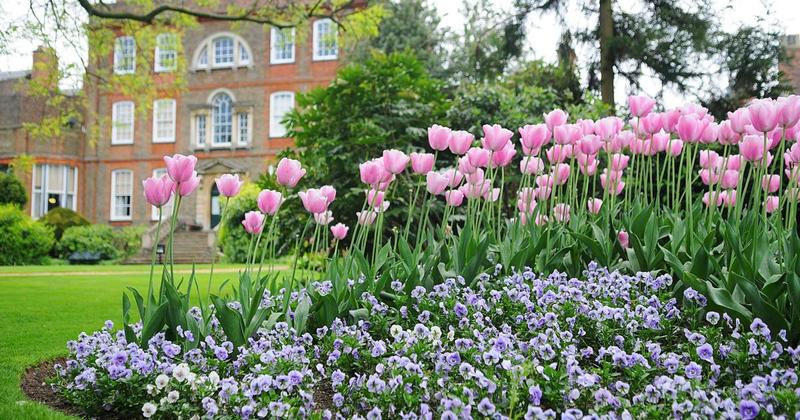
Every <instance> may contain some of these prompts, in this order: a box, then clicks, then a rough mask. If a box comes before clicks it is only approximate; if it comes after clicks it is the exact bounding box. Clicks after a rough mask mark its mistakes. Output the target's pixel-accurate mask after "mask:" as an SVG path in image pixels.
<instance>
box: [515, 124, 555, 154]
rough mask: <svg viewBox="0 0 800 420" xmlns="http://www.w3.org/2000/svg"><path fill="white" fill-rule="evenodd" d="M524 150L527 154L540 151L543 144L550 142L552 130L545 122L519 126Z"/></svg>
mask: <svg viewBox="0 0 800 420" xmlns="http://www.w3.org/2000/svg"><path fill="white" fill-rule="evenodd" d="M518 131H519V136H520V143H521V144H522V151H523V153H525V154H526V155H535V154H538V153H539V150H540V149H541V148H542V146H544V145H546V144H547V143H549V142H550V130H549V129H548V128H547V125H545V124H536V125H530V124H529V125H526V126H524V127H520V128H519V130H518Z"/></svg>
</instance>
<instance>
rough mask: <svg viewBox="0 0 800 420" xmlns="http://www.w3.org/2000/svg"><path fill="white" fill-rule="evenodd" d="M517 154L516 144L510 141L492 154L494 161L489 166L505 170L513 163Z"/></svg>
mask: <svg viewBox="0 0 800 420" xmlns="http://www.w3.org/2000/svg"><path fill="white" fill-rule="evenodd" d="M516 154H517V149H515V148H514V143H512V142H511V141H509V142H507V143H506V145H505V147H503V148H502V149H500V150H497V151H495V152H494V153H493V154H492V161H491V162H490V165H489V166H491V167H493V168H505V167H506V166H508V165H509V164H510V163H511V160H512V159H514V155H516Z"/></svg>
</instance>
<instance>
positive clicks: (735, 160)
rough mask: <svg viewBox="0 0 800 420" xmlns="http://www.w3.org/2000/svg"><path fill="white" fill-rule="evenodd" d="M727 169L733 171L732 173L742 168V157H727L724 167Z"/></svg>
mask: <svg viewBox="0 0 800 420" xmlns="http://www.w3.org/2000/svg"><path fill="white" fill-rule="evenodd" d="M725 167H726V168H727V169H733V170H734V171H738V170H739V169H741V167H742V156H741V155H730V156H728V161H727V165H725Z"/></svg>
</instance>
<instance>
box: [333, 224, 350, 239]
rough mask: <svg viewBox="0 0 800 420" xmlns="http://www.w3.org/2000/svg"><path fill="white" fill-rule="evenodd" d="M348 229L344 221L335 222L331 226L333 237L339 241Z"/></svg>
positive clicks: (345, 235)
mask: <svg viewBox="0 0 800 420" xmlns="http://www.w3.org/2000/svg"><path fill="white" fill-rule="evenodd" d="M348 230H350V228H349V227H347V226H346V225H345V224H344V223H337V224H335V225H333V226H331V233H332V234H333V237H334V238H336V240H337V241H341V240H342V239H344V238H345V237H347V231H348Z"/></svg>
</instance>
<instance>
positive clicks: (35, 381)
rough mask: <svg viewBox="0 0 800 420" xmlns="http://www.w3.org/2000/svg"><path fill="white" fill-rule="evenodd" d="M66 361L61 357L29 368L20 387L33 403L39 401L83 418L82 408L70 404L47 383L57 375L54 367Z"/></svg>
mask: <svg viewBox="0 0 800 420" xmlns="http://www.w3.org/2000/svg"><path fill="white" fill-rule="evenodd" d="M66 361H67V359H66V358H65V357H59V358H57V359H53V360H45V361H44V362H42V363H39V364H38V365H35V366H31V367H29V368H28V369H26V370H25V373H24V374H23V375H22V380H21V384H20V387H21V388H22V392H23V393H24V394H25V395H26V396H27V397H28V398H30V399H31V400H33V401H38V402H40V403H42V404H44V405H46V406H48V407H50V408H52V409H54V410H57V411H60V412H62V413H64V414H69V415H72V416H78V417H81V416H83V414H84V413H83V411H82V410H81V409H80V408H78V407H75V406H74V405H72V404H70V403H68V402H67V401H66V400H64V398H62V397H61V396H60V395H58V394H56V393H55V391H53V388H52V387H51V386H50V385H49V384H47V381H48V380H49V379H51V378H52V377H53V376H55V374H56V370H55V368H54V366H55V365H56V364H59V363H60V364H62V365H63V364H65V363H66Z"/></svg>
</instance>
